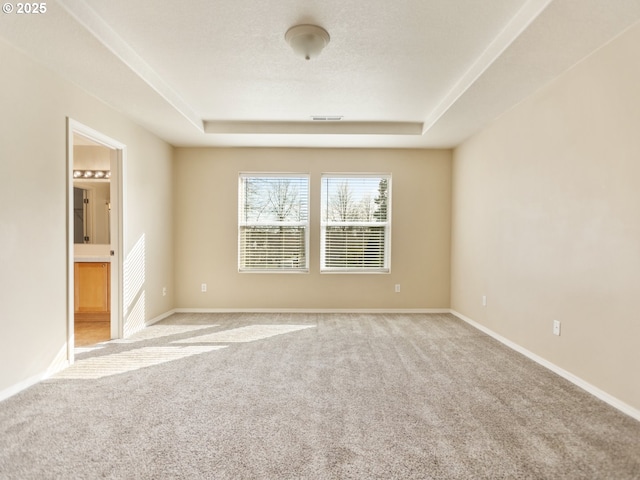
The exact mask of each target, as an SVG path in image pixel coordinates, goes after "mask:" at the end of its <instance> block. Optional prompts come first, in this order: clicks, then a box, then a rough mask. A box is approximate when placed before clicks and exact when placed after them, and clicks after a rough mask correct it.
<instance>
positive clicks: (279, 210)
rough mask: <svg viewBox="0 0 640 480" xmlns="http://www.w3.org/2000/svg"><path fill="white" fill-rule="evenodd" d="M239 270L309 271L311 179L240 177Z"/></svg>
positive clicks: (252, 175)
mask: <svg viewBox="0 0 640 480" xmlns="http://www.w3.org/2000/svg"><path fill="white" fill-rule="evenodd" d="M238 191H239V195H238V269H239V271H241V272H246V271H264V272H272V271H279V272H283V271H285V272H286V271H290V272H301V271H302V272H305V271H308V268H309V265H308V255H307V250H308V244H309V241H308V239H309V177H307V176H300V175H286V174H278V175H271V174H240V179H239V188H238Z"/></svg>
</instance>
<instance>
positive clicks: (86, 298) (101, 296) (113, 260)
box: [67, 119, 126, 363]
mask: <svg viewBox="0 0 640 480" xmlns="http://www.w3.org/2000/svg"><path fill="white" fill-rule="evenodd" d="M125 153H126V147H125V145H123V144H121V143H120V142H118V141H116V140H113V139H111V138H109V137H107V136H105V135H103V134H101V133H100V132H97V131H95V130H93V129H91V128H89V127H87V126H85V125H82V124H81V123H78V122H76V121H75V120H72V119H68V122H67V172H68V173H67V179H68V181H67V183H68V186H67V204H68V208H67V232H68V234H67V238H68V240H67V244H68V245H67V247H68V248H67V257H68V265H67V278H68V282H67V283H68V284H67V318H68V321H67V357H68V360H69V363H73V361H74V356H75V348H76V347H83V346H88V345H91V344H95V343H99V342H102V341H106V340H110V339H114V338H121V337H122V333H123V326H122V293H121V292H122V284H123V281H122V256H121V253H120V252H121V251H122V218H123V216H122V163H123V160H124V157H125Z"/></svg>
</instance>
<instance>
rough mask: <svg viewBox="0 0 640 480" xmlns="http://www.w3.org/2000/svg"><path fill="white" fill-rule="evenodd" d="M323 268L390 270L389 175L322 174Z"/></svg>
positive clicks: (327, 269) (339, 270)
mask: <svg viewBox="0 0 640 480" xmlns="http://www.w3.org/2000/svg"><path fill="white" fill-rule="evenodd" d="M321 202H322V224H321V231H322V233H321V255H320V256H321V258H320V265H321V266H320V268H321V270H322V271H324V272H332V271H333V272H389V268H390V259H389V255H390V254H389V252H390V240H391V176H390V175H340V176H338V175H323V176H322V198H321Z"/></svg>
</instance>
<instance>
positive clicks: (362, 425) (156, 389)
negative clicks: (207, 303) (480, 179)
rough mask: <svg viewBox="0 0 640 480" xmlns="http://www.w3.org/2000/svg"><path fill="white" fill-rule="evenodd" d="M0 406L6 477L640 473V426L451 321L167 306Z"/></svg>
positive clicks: (0, 472)
mask: <svg viewBox="0 0 640 480" xmlns="http://www.w3.org/2000/svg"><path fill="white" fill-rule="evenodd" d="M98 347H99V348H97V349H94V350H92V351H87V352H85V353H79V354H78V355H77V362H76V364H75V365H74V366H72V367H71V368H69V369H67V370H65V371H64V372H61V374H59V375H58V376H56V377H55V378H52V379H50V380H47V381H45V382H42V383H40V384H38V385H35V386H34V387H32V388H30V389H28V390H26V391H24V392H21V393H20V394H18V395H15V396H14V397H11V398H9V399H8V400H5V401H4V402H2V403H0V478H2V479H49V478H51V479H53V478H56V479H72V478H73V479H76V478H77V479H93V478H118V479H165V478H185V479H199V478H207V479H209V478H211V479H281V478H287V479H301V478H309V479H349V478H362V479H413V478H415V479H418V478H419V479H618V480H621V479H639V478H640V423H639V422H637V421H635V420H633V419H632V418H630V417H627V416H626V415H624V414H622V413H620V412H618V411H617V410H615V409H613V408H612V407H609V406H608V405H606V404H604V403H603V402H601V401H599V400H598V399H596V398H594V397H592V396H590V395H589V394H587V393H585V392H583V391H582V390H580V389H579V388H577V387H575V386H574V385H572V384H570V383H568V382H567V381H565V380H564V379H562V378H560V377H558V376H556V375H555V374H553V373H551V372H549V371H548V370H546V369H544V368H542V367H540V366H538V365H537V364H535V363H533V362H531V361H530V360H528V359H526V358H525V357H523V356H521V355H520V354H518V353H515V352H513V351H511V350H509V349H508V348H506V347H504V346H502V345H501V344H499V343H498V342H496V341H495V340H493V339H491V338H490V337H488V336H486V335H484V334H482V333H481V332H478V331H477V330H475V329H473V328H472V327H470V326H468V325H467V324H465V323H463V322H461V321H460V320H458V319H456V318H455V317H453V316H451V315H420V314H413V315H399V314H394V315H382V314H378V315H367V314H176V315H173V316H172V317H170V318H168V319H166V320H165V321H163V322H161V323H159V324H156V325H154V326H152V327H150V328H148V329H146V330H144V331H142V332H140V333H138V334H136V335H134V336H133V337H131V338H129V339H126V340H121V341H112V342H109V343H107V344H103V345H100V346H98Z"/></svg>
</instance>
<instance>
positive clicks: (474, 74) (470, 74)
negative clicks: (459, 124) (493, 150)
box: [422, 0, 553, 135]
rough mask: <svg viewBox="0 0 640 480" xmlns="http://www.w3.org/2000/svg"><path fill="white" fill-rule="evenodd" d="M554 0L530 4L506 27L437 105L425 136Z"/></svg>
mask: <svg viewBox="0 0 640 480" xmlns="http://www.w3.org/2000/svg"><path fill="white" fill-rule="evenodd" d="M552 1H553V0H529V1H528V2H527V3H525V4H524V5H523V6H522V8H521V9H520V10H518V13H516V15H515V16H514V17H513V18H512V19H511V20H510V21H509V23H507V25H505V27H504V29H502V31H501V32H500V33H499V34H498V35H497V36H496V38H494V39H493V41H492V42H491V43H490V44H489V45H488V46H487V48H486V49H485V50H484V52H482V54H481V55H480V56H479V57H478V58H477V59H476V61H475V62H473V64H472V65H471V67H469V69H468V70H467V71H466V72H465V73H464V74H463V75H462V77H460V79H459V80H458V81H457V82H456V83H455V84H454V85H453V87H452V88H451V90H449V92H448V93H447V94H446V95H445V96H444V98H443V99H442V100H441V101H440V102H438V104H437V105H436V107H435V108H434V109H433V111H432V112H431V113H430V114H429V116H428V117H427V118H426V120H425V121H424V127H423V131H422V134H423V135H424V134H425V133H427V132H428V131H429V130H430V129H431V127H433V126H434V125H435V124H436V123H437V122H438V120H440V117H442V116H443V115H444V114H445V113H446V112H447V111H448V110H449V109H450V108H451V107H452V106H453V105H454V104H455V103H456V102H457V101H458V99H459V98H460V97H461V96H462V95H464V93H465V92H466V91H467V90H468V89H469V88H471V86H472V85H473V84H474V83H475V82H476V80H478V78H480V76H481V75H482V74H483V73H484V72H485V71H486V70H487V69H488V68H489V67H490V66H491V65H492V64H493V62H495V61H496V60H497V59H498V58H499V57H500V56H501V55H502V53H503V52H504V51H505V50H506V49H507V48H508V47H509V46H510V45H511V44H512V43H513V42H514V41H515V40H516V39H517V38H518V37H519V36H520V34H521V33H522V32H524V31H525V30H526V28H527V27H528V26H529V25H530V24H531V22H533V21H534V20H535V19H536V18H537V17H538V15H540V14H541V13H542V12H543V11H544V9H545V8H547V7H548V6H549V4H550V3H551V2H552Z"/></svg>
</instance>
